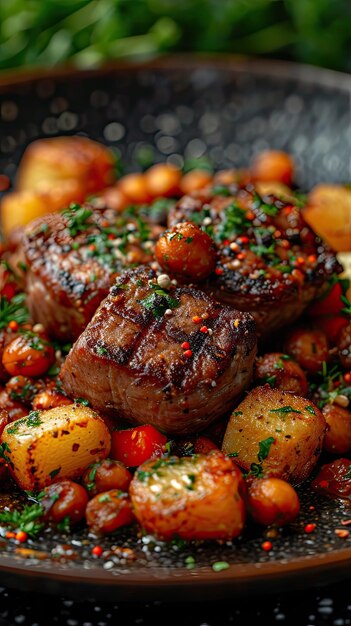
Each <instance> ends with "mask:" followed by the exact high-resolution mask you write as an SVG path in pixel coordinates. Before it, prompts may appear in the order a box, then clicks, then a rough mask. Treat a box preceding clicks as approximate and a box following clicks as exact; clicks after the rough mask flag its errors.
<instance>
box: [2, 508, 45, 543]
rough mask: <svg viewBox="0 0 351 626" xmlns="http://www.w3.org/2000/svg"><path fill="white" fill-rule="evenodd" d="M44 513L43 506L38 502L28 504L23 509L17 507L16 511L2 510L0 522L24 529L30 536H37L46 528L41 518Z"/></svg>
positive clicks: (17, 528) (16, 528)
mask: <svg viewBox="0 0 351 626" xmlns="http://www.w3.org/2000/svg"><path fill="white" fill-rule="evenodd" d="M43 514H44V509H43V507H42V506H41V505H40V504H38V503H35V504H31V505H28V504H26V505H25V506H24V507H23V509H22V511H18V510H17V509H15V510H14V511H2V512H1V513H0V524H5V525H6V526H7V527H10V528H13V529H15V530H22V531H23V532H25V533H27V535H29V536H30V537H33V538H34V537H36V536H37V535H38V534H39V533H40V531H41V530H42V529H43V528H44V524H43V523H42V522H40V521H39V520H40V518H41V517H42V516H43Z"/></svg>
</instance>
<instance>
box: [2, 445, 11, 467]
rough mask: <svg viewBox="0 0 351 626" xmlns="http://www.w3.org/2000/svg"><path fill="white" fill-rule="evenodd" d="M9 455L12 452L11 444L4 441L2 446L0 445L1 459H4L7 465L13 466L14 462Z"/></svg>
mask: <svg viewBox="0 0 351 626" xmlns="http://www.w3.org/2000/svg"><path fill="white" fill-rule="evenodd" d="M7 453H8V454H11V450H10V446H9V444H8V443H6V441H4V442H3V443H2V444H0V459H4V461H5V463H9V464H10V465H12V461H11V459H10V457H9V456H8V454H7Z"/></svg>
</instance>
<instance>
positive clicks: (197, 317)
mask: <svg viewBox="0 0 351 626" xmlns="http://www.w3.org/2000/svg"><path fill="white" fill-rule="evenodd" d="M193 322H194V324H200V323H201V322H202V318H201V317H200V316H199V315H194V317H193Z"/></svg>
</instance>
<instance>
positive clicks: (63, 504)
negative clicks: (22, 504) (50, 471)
mask: <svg viewBox="0 0 351 626" xmlns="http://www.w3.org/2000/svg"><path fill="white" fill-rule="evenodd" d="M88 501H89V499H88V494H87V492H86V491H85V489H84V487H82V486H81V485H78V483H75V482H73V481H72V480H59V481H57V482H56V483H53V484H52V485H49V486H48V487H45V489H44V497H43V499H42V500H41V501H40V503H41V505H42V507H43V509H44V511H45V519H47V520H52V521H53V522H54V523H55V524H58V523H59V522H61V521H62V520H63V519H64V518H65V517H69V521H70V524H76V523H77V522H80V520H82V519H83V517H84V513H85V509H86V507H87V504H88Z"/></svg>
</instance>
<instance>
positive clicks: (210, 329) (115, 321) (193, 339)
mask: <svg viewBox="0 0 351 626" xmlns="http://www.w3.org/2000/svg"><path fill="white" fill-rule="evenodd" d="M255 353H256V334H255V323H254V320H253V318H252V317H251V315H249V314H247V313H241V312H238V311H236V310H234V309H232V308H231V307H228V306H224V305H221V304H219V303H218V302H216V301H215V300H213V298H211V297H210V296H208V295H206V294H205V293H203V292H201V291H198V290H196V289H194V288H192V287H183V288H177V287H174V286H173V285H170V288H169V289H167V291H165V290H164V289H161V288H160V287H159V286H158V283H157V278H156V274H155V273H154V272H153V271H152V270H148V269H147V268H146V267H144V268H143V267H141V268H139V269H135V270H129V271H126V272H124V273H123V274H122V275H121V276H120V277H119V278H118V279H117V282H116V284H115V286H114V287H112V289H111V291H110V294H109V296H108V297H107V298H106V299H105V300H104V301H103V302H102V303H101V306H100V307H99V309H98V311H97V312H96V314H95V316H94V318H93V319H92V321H91V322H90V324H89V325H88V326H87V328H86V329H85V331H84V332H83V333H82V335H81V336H80V337H79V339H78V341H77V342H76V343H75V345H74V346H73V348H72V350H71V352H70V353H69V355H68V357H67V359H66V362H65V364H64V366H63V368H62V371H61V380H62V383H63V387H64V389H65V391H66V392H67V394H68V395H70V396H71V397H84V398H86V399H87V400H89V402H90V403H91V405H92V407H93V408H94V409H96V410H98V411H101V412H102V413H104V414H107V415H110V416H115V417H121V418H125V419H127V420H130V421H132V422H135V423H137V424H153V425H154V426H156V427H157V428H160V429H161V430H164V431H166V432H168V433H170V434H186V433H192V432H197V431H200V430H202V429H204V428H206V426H208V425H209V424H210V423H211V422H213V421H214V420H216V419H217V418H219V417H220V416H222V415H223V414H225V413H226V412H227V411H228V410H230V409H231V408H232V407H233V405H234V403H235V401H236V400H237V398H238V397H239V396H240V394H241V393H242V392H243V390H244V389H245V388H246V387H247V385H248V384H249V382H250V379H251V374H252V368H253V360H254V357H255Z"/></svg>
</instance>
